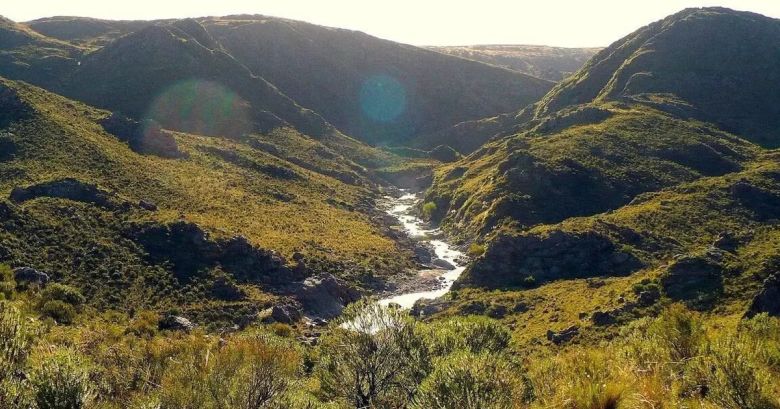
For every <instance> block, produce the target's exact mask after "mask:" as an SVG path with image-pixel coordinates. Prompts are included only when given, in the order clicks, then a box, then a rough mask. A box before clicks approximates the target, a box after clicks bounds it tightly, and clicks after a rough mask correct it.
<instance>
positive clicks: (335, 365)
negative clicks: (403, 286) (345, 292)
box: [317, 301, 432, 408]
mask: <svg viewBox="0 0 780 409" xmlns="http://www.w3.org/2000/svg"><path fill="white" fill-rule="evenodd" d="M417 325H418V324H417V323H415V322H414V321H413V320H412V319H411V318H409V317H408V316H407V315H406V314H405V313H404V312H403V311H400V310H399V309H396V308H388V307H382V306H380V305H378V304H375V303H373V302H371V301H360V302H357V303H355V304H353V305H352V306H350V307H349V308H348V309H347V310H346V311H345V314H344V318H343V319H342V321H341V325H340V326H339V327H338V328H335V329H334V330H333V331H332V332H331V333H330V334H328V335H327V336H325V337H324V338H323V341H322V345H321V360H320V362H319V365H318V367H317V375H318V377H319V379H320V382H321V390H322V393H323V395H324V397H325V398H327V399H331V400H342V401H345V402H349V403H351V404H352V405H354V407H355V408H401V407H405V406H406V404H407V403H408V402H409V401H410V400H411V399H412V397H413V396H414V394H415V393H416V391H417V387H418V386H419V384H420V382H422V380H423V379H424V378H425V377H426V376H427V375H428V373H430V371H431V369H432V364H431V358H430V354H429V351H428V348H427V346H426V344H425V341H424V338H423V337H422V336H421V334H420V333H419V330H418V326H417Z"/></svg>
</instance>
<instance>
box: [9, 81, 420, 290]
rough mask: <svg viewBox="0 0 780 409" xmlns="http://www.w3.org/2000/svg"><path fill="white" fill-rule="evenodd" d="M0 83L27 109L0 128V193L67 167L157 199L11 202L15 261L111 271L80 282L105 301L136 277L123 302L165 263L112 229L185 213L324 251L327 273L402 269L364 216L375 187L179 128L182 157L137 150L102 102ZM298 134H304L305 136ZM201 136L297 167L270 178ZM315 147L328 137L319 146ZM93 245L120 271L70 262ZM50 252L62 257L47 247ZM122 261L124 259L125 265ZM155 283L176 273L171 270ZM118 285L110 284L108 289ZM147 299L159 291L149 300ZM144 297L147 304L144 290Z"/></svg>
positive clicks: (262, 238) (317, 254)
mask: <svg viewBox="0 0 780 409" xmlns="http://www.w3.org/2000/svg"><path fill="white" fill-rule="evenodd" d="M3 87H10V88H12V89H14V90H17V91H18V93H19V95H20V96H21V99H22V100H23V101H25V103H26V104H28V106H31V107H32V108H33V109H34V113H33V114H32V116H31V117H28V118H27V119H23V120H17V121H12V122H11V123H10V124H7V127H6V129H5V130H4V132H10V133H11V134H12V136H10V140H11V141H13V143H14V145H15V146H16V154H15V156H14V157H12V158H11V159H10V160H4V161H3V162H0V174H2V175H3V177H2V178H1V179H0V180H1V181H2V182H0V195H2V196H4V197H8V194H9V192H10V191H11V189H12V188H13V187H15V186H19V185H22V186H26V185H30V184H35V183H40V182H44V181H49V180H54V179H60V178H65V177H72V178H76V179H79V180H80V181H83V182H88V183H96V184H97V185H99V187H100V188H102V189H104V190H108V191H114V192H117V194H119V195H120V197H121V198H123V199H125V200H127V201H129V202H133V203H135V202H137V201H138V200H141V199H146V200H151V201H154V202H155V203H156V204H157V205H158V206H159V207H160V210H159V211H158V212H155V213H148V212H143V211H141V210H134V209H130V210H129V211H127V212H123V211H113V212H112V211H107V210H102V209H99V208H97V207H95V206H92V205H86V204H80V203H74V202H69V201H63V200H59V199H47V198H41V199H36V200H33V201H30V202H25V203H23V204H21V205H18V206H16V205H14V206H12V208H13V209H14V212H15V213H17V214H22V215H23V217H22V219H24V220H26V222H25V223H22V224H21V227H20V228H19V230H18V231H14V230H13V228H11V229H10V230H7V231H5V232H4V235H5V239H4V247H5V246H8V247H10V248H11V249H12V251H11V253H12V255H13V257H12V261H13V263H14V264H19V263H20V262H24V263H28V264H31V265H33V266H37V267H40V268H44V269H48V268H51V269H54V270H57V271H58V272H59V274H61V275H62V277H63V278H64V279H65V280H66V281H69V280H77V281H79V280H82V281H89V279H90V277H91V279H96V280H102V279H103V278H105V277H103V278H101V277H96V276H95V275H97V276H99V275H100V274H102V273H105V274H108V275H109V276H111V273H114V274H115V275H116V277H115V278H116V282H114V283H113V284H114V285H115V286H113V287H112V284H111V283H112V281H111V280H108V279H107V280H106V281H105V282H104V283H106V284H108V287H109V288H108V289H100V287H101V286H100V285H97V284H99V281H96V282H92V284H91V285H88V286H87V288H90V289H91V290H92V291H96V293H92V292H89V291H88V294H89V295H90V296H97V297H98V299H96V300H95V301H96V302H98V303H102V305H106V304H107V305H111V304H112V302H114V301H118V300H117V299H116V298H111V296H110V295H109V294H106V293H110V292H112V291H116V290H118V289H119V288H123V286H133V288H134V289H136V290H138V291H140V292H134V291H130V294H125V295H124V296H123V297H125V298H124V301H123V302H122V304H124V303H125V302H127V304H126V305H132V303H133V302H135V301H139V299H140V300H144V296H143V294H145V292H146V291H148V290H151V289H154V288H155V284H151V285H150V287H151V288H150V289H147V290H142V289H141V288H142V287H143V286H142V285H141V283H142V282H137V283H136V285H135V286H134V285H133V284H132V282H133V280H136V276H146V277H147V278H149V277H157V278H150V279H152V280H153V281H154V280H159V281H166V279H165V278H164V277H165V273H160V269H161V268H164V266H150V265H146V263H145V262H144V261H143V260H142V257H141V254H139V252H138V251H139V250H138V249H137V248H135V247H134V246H132V245H131V244H129V243H127V240H123V239H122V238H121V231H120V230H121V229H122V228H124V227H126V224H127V223H135V222H140V221H148V220H152V221H156V222H166V221H172V220H177V219H179V218H181V217H183V218H184V219H185V220H187V221H192V222H196V223H198V224H199V225H201V226H203V227H204V228H205V229H206V230H207V231H210V232H212V233H213V236H214V237H220V236H232V235H235V234H241V235H244V236H246V237H247V238H248V239H249V241H250V242H252V243H254V244H256V245H259V246H261V247H263V248H268V249H273V250H277V251H279V252H281V253H282V254H283V255H286V256H287V257H288V259H289V257H290V256H291V255H292V253H293V251H295V250H299V251H301V252H303V253H304V254H306V255H307V257H308V258H309V259H322V260H326V265H331V266H333V267H332V271H333V272H334V273H337V274H342V275H345V276H349V277H350V278H351V279H353V280H360V278H361V275H362V274H364V272H365V271H366V270H368V269H371V270H373V271H375V272H376V273H377V274H382V272H385V273H389V272H392V271H399V269H401V268H403V267H404V266H405V264H404V263H405V262H404V261H403V260H399V258H398V257H397V254H398V252H399V251H401V250H399V249H398V248H397V247H396V245H395V244H394V243H393V242H392V241H391V240H389V239H388V238H385V237H383V236H382V235H381V234H380V233H379V229H378V226H376V225H374V224H372V222H371V221H370V220H369V217H370V216H369V215H368V214H366V213H364V212H363V211H362V210H361V209H365V208H366V203H370V201H371V200H372V197H373V193H372V192H371V191H370V190H367V189H366V188H362V187H357V186H352V185H348V184H344V183H341V182H339V181H338V180H336V179H333V178H331V177H327V176H324V175H322V174H320V173H316V172H313V171H310V170H307V169H303V168H301V167H299V166H296V165H294V164H292V163H290V162H288V161H284V160H280V159H278V158H276V157H274V156H272V155H269V154H267V153H265V152H263V151H261V150H256V149H252V148H250V147H248V146H246V145H242V144H239V143H236V142H234V141H231V140H226V139H221V138H214V137H204V136H196V135H189V134H182V133H177V134H175V138H176V140H177V143H178V144H179V149H181V150H183V151H185V152H186V153H188V154H189V158H187V159H175V160H171V159H162V158H158V157H155V156H142V155H139V154H136V153H134V152H132V151H131V150H130V149H129V148H128V147H127V145H125V144H124V143H122V142H119V141H118V140H116V139H115V138H114V137H113V136H111V135H109V134H106V133H105V132H103V131H102V128H101V127H100V126H99V125H97V124H96V123H95V122H94V121H95V120H97V119H99V118H101V117H104V116H105V115H107V113H106V112H105V111H99V110H95V109H92V108H90V107H87V106H85V105H82V104H80V103H77V102H72V101H69V100H66V99H65V98H62V97H59V96H57V95H54V94H51V93H48V92H45V91H43V90H41V89H38V88H35V87H32V86H29V85H25V84H23V83H15V82H10V81H3ZM284 132H288V133H290V134H291V135H297V134H296V133H295V131H292V130H287V131H284V130H278V131H277V133H276V134H274V135H273V137H274V140H276V141H282V140H284V138H288V139H289V141H288V142H287V143H289V144H290V149H292V145H293V144H295V143H296V142H297V141H302V140H304V139H302V138H303V137H301V136H292V137H287V136H285V135H284ZM305 141H306V143H309V144H311V143H312V142H310V140H309V139H305ZM204 147H205V148H210V149H223V150H228V151H233V152H236V153H238V154H239V155H241V156H242V157H244V158H248V159H250V160H253V161H255V162H256V163H260V164H271V165H275V166H279V167H284V168H289V169H290V170H292V171H294V172H295V173H297V174H298V175H300V178H298V179H297V180H280V179H276V178H273V177H269V176H268V175H265V174H263V173H260V172H255V171H252V170H248V169H245V168H242V167H239V166H236V165H234V164H232V163H230V162H226V161H224V160H222V159H220V158H219V157H218V156H214V155H212V154H210V153H208V152H209V151H208V150H204ZM319 149H326V148H325V147H324V146H322V145H320V147H319ZM302 150H303V151H305V150H306V149H305V148H304V149H302ZM302 155H303V156H301V158H300V159H299V160H300V161H301V162H306V161H307V156H306V155H307V154H306V153H303V154H302ZM333 160H334V161H335V163H331V164H329V165H327V164H325V163H324V162H326V160H325V159H320V163H322V164H323V166H327V167H328V168H330V169H339V167H340V166H343V165H340V164H338V162H339V161H340V158H339V157H334V158H333ZM74 213H75V215H74ZM25 226H26V227H25ZM12 227H13V226H12ZM59 229H61V230H59ZM36 230H39V231H49V232H57V233H53V234H56V235H57V236H56V237H40V239H41V240H29V239H26V238H25V234H33V235H35V233H34V232H35V231H36ZM85 232H86V234H85ZM93 246H94V247H96V248H99V249H101V250H100V251H99V252H98V255H97V256H96V260H94V261H95V262H96V263H98V265H99V263H100V262H106V260H114V259H116V260H115V261H112V265H113V268H117V269H118V270H117V271H115V272H106V271H103V270H104V269H106V267H105V266H103V267H100V269H99V270H98V271H94V272H93V271H91V270H90V266H89V265H84V266H81V267H72V266H78V263H75V264H71V263H73V260H75V259H76V258H78V256H77V254H89V251H88V249H89V248H90V247H93ZM68 250H70V251H68ZM47 253H49V254H50V255H53V254H59V256H56V257H54V256H50V257H49V258H47V257H46V256H45V254H47ZM52 257H53V258H52ZM59 257H62V258H59ZM328 260H329V261H328ZM117 263H118V264H117ZM123 263H127V264H125V265H124V266H125V267H123ZM328 263H330V264H328ZM334 263H343V265H342V267H338V265H339V264H334ZM361 266H362V267H361ZM80 275H86V276H81V277H80ZM82 284H83V283H82ZM138 285H141V286H140V287H139V286H138ZM160 286H162V287H166V286H176V284H175V283H174V282H170V281H169V282H168V283H167V284H166V283H160ZM171 291H172V294H168V293H166V292H163V293H162V295H161V296H160V297H161V298H166V297H167V296H168V295H170V296H171V297H170V298H172V299H174V300H175V299H179V300H180V299H182V298H183V299H188V300H191V299H192V297H195V298H197V297H199V296H200V295H202V294H201V293H202V291H201V290H199V289H197V288H189V289H185V290H181V291H183V292H184V293H186V294H184V295H181V294H178V293H177V292H178V291H179V290H171ZM187 291H189V293H187ZM199 291H201V292H200V293H199ZM187 294H190V295H192V294H196V295H192V296H190V295H187ZM197 294H200V295H197ZM116 295H117V294H116V293H114V295H113V297H116ZM177 297H178V298H177ZM155 301H160V300H158V299H157V298H154V299H152V302H155ZM169 301H170V299H169ZM141 304H142V305H144V304H145V303H144V302H143V301H141Z"/></svg>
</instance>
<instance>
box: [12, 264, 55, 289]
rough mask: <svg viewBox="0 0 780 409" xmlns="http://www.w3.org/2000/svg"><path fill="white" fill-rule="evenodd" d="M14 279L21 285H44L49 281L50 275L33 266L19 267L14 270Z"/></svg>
mask: <svg viewBox="0 0 780 409" xmlns="http://www.w3.org/2000/svg"><path fill="white" fill-rule="evenodd" d="M13 273H14V281H16V284H17V285H18V286H20V287H26V286H29V285H39V286H43V285H46V283H48V282H49V275H48V274H46V273H44V272H42V271H38V270H36V269H34V268H32V267H17V268H15V269H14V271H13Z"/></svg>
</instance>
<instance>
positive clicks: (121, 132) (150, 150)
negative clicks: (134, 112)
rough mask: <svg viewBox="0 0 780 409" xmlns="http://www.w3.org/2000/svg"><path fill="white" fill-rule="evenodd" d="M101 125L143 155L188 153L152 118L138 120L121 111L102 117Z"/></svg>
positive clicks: (177, 155)
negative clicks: (181, 149)
mask: <svg viewBox="0 0 780 409" xmlns="http://www.w3.org/2000/svg"><path fill="white" fill-rule="evenodd" d="M100 125H101V126H103V129H105V131H106V132H108V133H110V134H112V135H114V136H116V137H117V139H119V140H120V141H124V142H127V144H128V146H130V149H132V150H133V151H135V152H138V153H140V154H143V155H156V156H160V157H163V158H181V157H185V156H186V154H185V153H184V152H182V151H180V150H179V147H178V145H177V144H176V140H175V139H174V138H173V136H172V135H171V134H170V133H169V132H167V131H164V130H163V129H162V128H161V127H160V124H158V123H157V122H155V121H152V120H144V121H136V120H134V119H131V118H128V117H126V116H124V115H122V114H119V113H112V114H111V115H110V116H108V117H106V118H104V119H102V120H101V121H100Z"/></svg>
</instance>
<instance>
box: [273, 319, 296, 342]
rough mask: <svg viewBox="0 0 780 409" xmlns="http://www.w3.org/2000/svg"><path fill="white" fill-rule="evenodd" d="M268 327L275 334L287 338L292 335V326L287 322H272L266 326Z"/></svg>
mask: <svg viewBox="0 0 780 409" xmlns="http://www.w3.org/2000/svg"><path fill="white" fill-rule="evenodd" d="M268 328H269V329H270V330H271V332H273V333H274V334H275V335H277V336H280V337H282V338H289V337H291V336H292V335H293V328H292V327H291V326H289V325H287V324H284V323H281V322H274V323H272V324H270V325H269V326H268Z"/></svg>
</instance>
